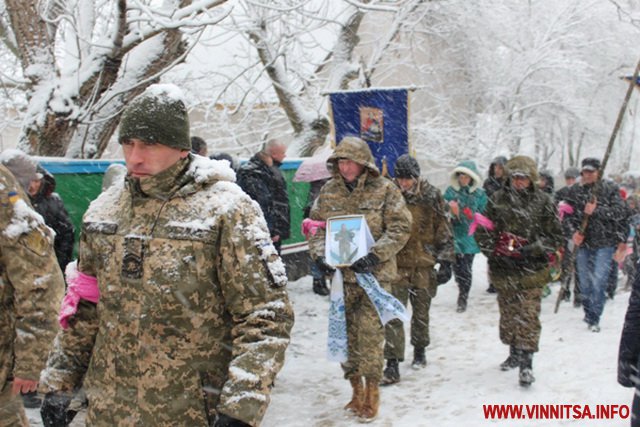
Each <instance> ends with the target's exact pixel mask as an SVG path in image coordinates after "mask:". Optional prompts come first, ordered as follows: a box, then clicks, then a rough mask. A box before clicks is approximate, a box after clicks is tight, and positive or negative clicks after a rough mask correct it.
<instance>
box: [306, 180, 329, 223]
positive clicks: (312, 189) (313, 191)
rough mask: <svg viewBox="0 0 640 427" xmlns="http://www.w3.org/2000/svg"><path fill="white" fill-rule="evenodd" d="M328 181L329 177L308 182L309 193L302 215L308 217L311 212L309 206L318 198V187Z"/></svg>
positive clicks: (320, 187)
mask: <svg viewBox="0 0 640 427" xmlns="http://www.w3.org/2000/svg"><path fill="white" fill-rule="evenodd" d="M327 181H329V179H328V178H327V179H319V180H317V181H311V182H310V183H309V194H308V195H307V204H306V205H305V207H304V209H303V212H302V217H303V218H309V214H310V213H311V207H312V206H313V204H314V203H315V201H316V199H317V198H318V194H320V189H322V186H323V185H325V184H326V183H327Z"/></svg>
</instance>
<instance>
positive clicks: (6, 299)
mask: <svg viewBox="0 0 640 427" xmlns="http://www.w3.org/2000/svg"><path fill="white" fill-rule="evenodd" d="M33 175H34V176H35V164H34V165H33ZM28 200H29V199H28V197H27V195H26V194H25V193H24V191H23V189H22V187H21V185H20V184H18V182H17V181H16V179H15V178H14V177H13V175H12V174H11V172H9V170H8V169H7V168H6V167H4V166H2V165H0V228H1V230H2V236H0V274H1V276H0V386H1V387H2V388H1V391H0V426H12V427H15V426H28V425H29V422H28V420H27V417H26V415H25V412H24V408H23V406H22V399H21V398H20V396H19V394H18V393H19V392H20V391H23V392H27V391H34V390H35V389H36V387H37V383H38V378H39V377H40V371H41V370H42V369H43V368H44V366H45V361H46V358H47V353H48V352H49V348H50V347H51V343H52V341H53V338H54V336H55V333H56V331H57V330H58V325H57V322H56V315H57V311H58V308H59V307H60V300H61V299H62V294H63V293H64V280H63V278H62V273H61V272H60V267H59V266H58V262H57V260H56V257H55V253H54V251H53V233H52V232H51V230H50V229H49V228H48V227H47V226H46V225H45V224H44V221H43V219H42V217H41V216H40V215H38V214H37V213H36V212H35V211H34V210H33V209H32V208H31V206H30V205H29V202H28Z"/></svg>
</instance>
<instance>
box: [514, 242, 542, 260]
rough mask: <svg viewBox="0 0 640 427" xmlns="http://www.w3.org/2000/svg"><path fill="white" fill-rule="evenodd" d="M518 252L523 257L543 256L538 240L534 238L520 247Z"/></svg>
mask: <svg viewBox="0 0 640 427" xmlns="http://www.w3.org/2000/svg"><path fill="white" fill-rule="evenodd" d="M520 253H521V254H522V256H523V257H525V258H540V257H542V256H544V253H545V251H544V246H542V243H541V242H540V240H536V241H534V242H532V243H529V244H527V245H524V246H523V247H521V248H520Z"/></svg>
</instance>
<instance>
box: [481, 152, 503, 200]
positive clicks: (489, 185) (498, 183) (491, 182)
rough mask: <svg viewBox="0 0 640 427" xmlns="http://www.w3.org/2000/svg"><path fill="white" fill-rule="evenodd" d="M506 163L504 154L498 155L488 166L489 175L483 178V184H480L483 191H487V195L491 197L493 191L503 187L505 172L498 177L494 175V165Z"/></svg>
mask: <svg viewBox="0 0 640 427" xmlns="http://www.w3.org/2000/svg"><path fill="white" fill-rule="evenodd" d="M506 163H507V158H506V157H504V156H498V157H496V158H495V159H493V161H492V162H491V165H490V166H489V174H488V175H489V176H488V177H487V179H485V180H484V184H482V188H483V189H484V191H485V193H487V197H491V196H492V195H493V193H495V192H496V191H498V190H500V189H502V187H504V183H505V181H506V180H507V176H506V174H504V175H503V176H501V177H500V178H498V177H496V175H495V169H496V165H502V166H504V165H505V164H506Z"/></svg>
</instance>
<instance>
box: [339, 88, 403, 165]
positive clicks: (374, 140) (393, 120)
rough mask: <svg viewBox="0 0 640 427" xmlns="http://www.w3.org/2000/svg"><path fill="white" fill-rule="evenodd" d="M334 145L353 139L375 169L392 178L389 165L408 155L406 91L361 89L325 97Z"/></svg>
mask: <svg viewBox="0 0 640 427" xmlns="http://www.w3.org/2000/svg"><path fill="white" fill-rule="evenodd" d="M329 99H330V104H329V109H330V116H331V118H332V122H333V127H334V135H335V141H336V144H339V143H340V141H341V140H342V138H344V137H345V136H357V137H360V138H362V139H364V140H365V141H367V143H368V144H369V147H370V148H371V152H372V153H373V157H375V159H376V165H377V166H378V168H380V171H382V170H383V162H385V163H386V167H387V169H388V171H389V174H390V175H391V176H393V164H394V163H395V161H396V159H397V158H398V157H400V156H401V155H402V154H407V153H409V109H408V106H409V97H408V90H407V89H402V88H400V89H397V88H395V89H380V88H377V89H365V90H357V91H343V92H334V93H331V94H329Z"/></svg>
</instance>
